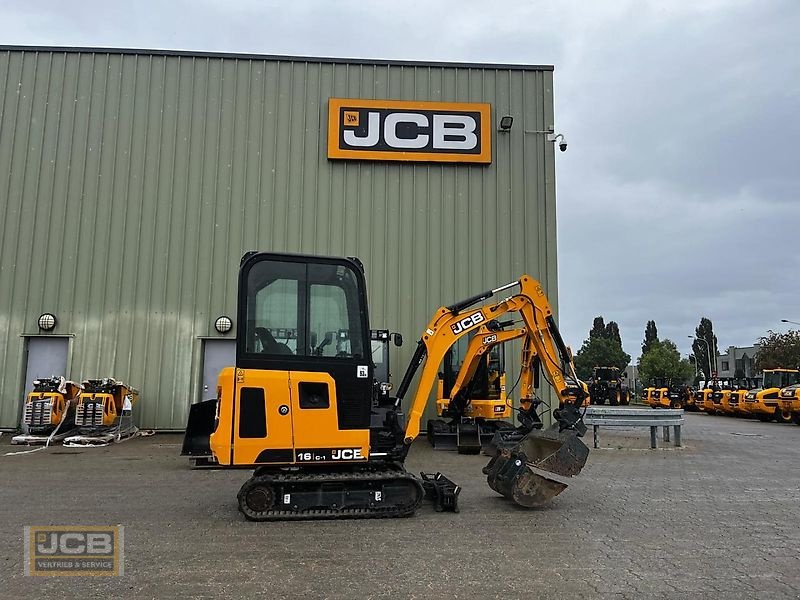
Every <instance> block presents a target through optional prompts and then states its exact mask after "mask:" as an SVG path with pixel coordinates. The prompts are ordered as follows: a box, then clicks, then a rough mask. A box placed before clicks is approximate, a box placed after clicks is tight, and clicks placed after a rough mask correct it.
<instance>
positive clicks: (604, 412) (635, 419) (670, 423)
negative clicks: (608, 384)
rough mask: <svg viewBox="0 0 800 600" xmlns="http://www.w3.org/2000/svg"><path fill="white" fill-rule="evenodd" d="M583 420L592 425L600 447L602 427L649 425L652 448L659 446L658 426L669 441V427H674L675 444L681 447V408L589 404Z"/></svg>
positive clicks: (595, 445)
mask: <svg viewBox="0 0 800 600" xmlns="http://www.w3.org/2000/svg"><path fill="white" fill-rule="evenodd" d="M583 422H584V423H586V425H591V426H592V429H593V433H594V447H595V448H599V447H600V439H599V436H598V432H599V430H600V427H649V428H650V447H651V448H658V428H659V427H663V428H664V429H663V432H664V433H663V438H664V442H669V441H670V435H669V434H670V431H669V428H670V427H672V428H673V429H674V432H675V436H674V437H675V441H674V444H675V446H677V447H679V448H680V447H681V426H682V425H683V409H680V408H664V409H661V410H653V409H650V408H628V407H619V406H589V407H587V409H586V413H585V414H584V416H583Z"/></svg>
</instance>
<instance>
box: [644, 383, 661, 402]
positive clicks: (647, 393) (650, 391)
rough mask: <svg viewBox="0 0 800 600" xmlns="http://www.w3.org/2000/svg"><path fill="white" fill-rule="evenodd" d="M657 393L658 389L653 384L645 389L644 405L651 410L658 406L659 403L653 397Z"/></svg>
mask: <svg viewBox="0 0 800 600" xmlns="http://www.w3.org/2000/svg"><path fill="white" fill-rule="evenodd" d="M655 391H656V388H655V387H654V386H653V384H652V383H651V384H650V385H649V386H648V387H646V388H644V390H643V392H644V403H645V404H647V405H648V406H649V407H651V408H655V407H656V406H658V402H657V401H656V399H655V398H654V397H653V392H655Z"/></svg>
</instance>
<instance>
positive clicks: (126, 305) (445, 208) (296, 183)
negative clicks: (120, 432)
mask: <svg viewBox="0 0 800 600" xmlns="http://www.w3.org/2000/svg"><path fill="white" fill-rule="evenodd" d="M552 75H553V73H552V67H549V66H528V65H487V64H451V63H417V62H397V61H372V60H360V59H359V60H344V59H342V60H340V59H328V58H324V59H319V58H305V57H303V58H296V57H282V56H251V55H239V54H236V55H227V54H212V53H193V52H192V53H189V52H166V51H150V50H109V49H79V48H35V47H1V46H0V211H1V214H2V215H3V221H2V224H0V252H1V254H0V364H2V365H3V368H2V369H0V428H15V427H17V425H18V423H19V420H20V414H21V406H22V399H23V394H24V392H25V390H26V389H29V388H30V383H31V381H30V380H31V378H32V377H35V376H46V375H56V374H63V375H65V376H67V377H68V378H69V379H73V380H77V381H80V380H83V379H86V378H97V377H115V378H117V379H121V380H123V381H125V382H126V383H129V384H131V385H133V386H134V387H136V388H138V389H139V390H140V400H139V404H138V405H137V409H138V411H137V412H138V417H137V421H138V424H139V425H140V426H143V427H152V428H159V429H180V428H183V427H184V426H185V423H186V418H187V414H188V408H189V405H190V404H191V403H192V402H195V401H198V400H200V399H201V398H204V397H209V394H210V393H211V394H213V384H212V385H211V386H210V388H209V389H211V390H212V391H211V392H209V391H208V390H207V389H205V388H206V387H208V386H209V381H210V380H212V381H213V375H214V373H215V371H216V369H217V368H218V367H219V364H220V362H222V363H224V362H225V360H227V357H228V356H229V355H231V356H232V352H233V350H232V348H233V345H232V343H231V341H230V339H231V338H232V337H233V335H235V329H236V325H237V324H236V323H235V314H236V310H235V302H236V276H237V268H238V265H239V260H240V258H241V256H242V254H243V253H244V252H245V251H248V250H274V251H285V252H303V253H320V254H332V255H342V256H357V257H359V258H360V259H361V260H362V261H363V263H364V266H365V269H366V273H367V281H368V283H369V294H370V320H371V326H372V327H373V328H376V329H377V328H387V329H391V330H394V331H399V332H401V333H402V334H403V335H404V336H405V338H406V340H407V343H406V345H405V346H404V347H403V348H400V349H397V350H396V351H394V352H393V357H392V358H393V374H394V376H395V381H398V380H399V377H400V376H401V375H402V370H403V369H404V368H405V364H406V362H407V360H408V359H409V357H410V355H411V353H412V352H413V346H414V343H413V341H414V340H416V339H417V338H418V337H419V335H420V332H421V331H422V329H423V328H424V327H425V325H426V323H427V322H428V320H429V318H430V316H431V315H432V313H433V312H434V311H435V310H436V308H438V307H439V306H440V305H442V304H448V303H450V302H452V301H455V300H457V299H460V298H463V297H466V296H469V295H472V294H474V293H476V292H478V291H481V290H484V289H487V288H491V287H495V286H496V285H497V284H501V283H505V282H507V281H511V280H513V279H515V278H516V277H517V276H518V275H520V274H522V273H529V274H531V275H533V276H534V277H536V278H538V279H540V280H541V281H542V283H543V284H544V287H545V291H546V292H547V294H548V295H549V297H550V300H551V302H552V303H553V304H554V306H556V304H557V303H556V300H557V272H556V210H555V209H556V198H555V175H554V172H555V170H554V144H553V143H552V142H551V141H550V140H549V137H548V135H547V134H548V132H552V130H553V125H554V117H553V87H552V86H553V77H552ZM331 98H339V99H349V102H350V104H352V105H358V103H359V101H360V100H386V99H389V100H398V101H407V102H406V103H398V106H401V107H403V108H402V110H403V111H406V112H403V113H402V114H403V115H406V117H402V115H401V116H400V117H398V118H400V119H402V118H406V119H407V120H408V117H407V115H408V114H409V113H413V111H414V107H415V103H419V106H420V107H421V108H420V110H422V109H424V110H429V109H430V110H432V111H433V112H436V110H437V108H436V105H427V104H425V103H429V102H442V103H448V105H442V106H443V114H445V116H446V115H447V114H452V111H453V110H455V111H456V112H458V110H461V108H463V107H461V108H459V107H458V106H457V105H453V104H452V103H481V104H483V105H486V104H488V105H489V106H488V110H489V111H490V112H488V113H487V112H482V113H481V114H480V115H479V117H480V118H481V119H482V125H481V128H480V129H476V130H474V135H477V133H478V132H480V133H481V135H480V138H481V139H480V143H481V152H482V153H483V156H484V159H485V158H486V151H487V148H488V153H489V154H488V162H487V161H486V160H484V161H483V162H480V161H476V160H474V156H473V157H472V158H465V159H464V160H467V161H468V162H462V161H461V158H459V157H458V156H452V155H450V156H449V158H446V159H445V161H444V162H439V161H438V157H437V156H434V155H433V154H430V155H427V154H426V155H424V156H423V155H422V154H420V155H419V156H418V157H416V158H414V157H412V158H411V160H409V159H408V158H409V154H408V152H398V153H397V154H396V155H395V154H392V152H393V151H394V149H393V148H390V147H388V146H387V147H386V148H384V149H385V150H386V149H387V148H388V150H387V151H386V152H382V153H381V152H378V153H375V156H372V157H368V158H370V159H369V160H364V159H363V158H364V157H361V156H358V154H357V153H355V155H354V157H351V159H348V158H342V157H330V154H331V150H330V148H331V147H332V146H333V145H335V144H336V140H333V139H329V138H330V136H331V135H332V132H333V129H332V128H331V127H332V126H331V123H329V114H328V111H329V106H333V104H332V103H331V101H330V99H331ZM344 104H345V105H346V104H347V102H345V103H344ZM365 105H369V103H365ZM431 107H432V108H431ZM454 107H455V108H454ZM467 108H468V109H470V110H471V107H469V106H468V107H467ZM364 110H367V109H364ZM476 110H477V109H476ZM448 111H450V112H448ZM423 112H424V111H423ZM342 114H343V115H344V117H345V119H347V118H352V119H355V121H356V122H357V120H358V116H357V114H356V116H355V117H352V116H350V117H348V114H350V115H352V114H354V113H353V111H350V113H348V111H347V109H345V112H343V113H342ZM362 114H366V113H362ZM414 114H417V113H414ZM425 114H428V113H425ZM431 114H432V113H431ZM504 116H511V117H513V123H512V124H511V127H510V129H506V130H502V129H501V128H500V126H499V123H500V120H501V118H502V117H504ZM381 118H383V117H381ZM433 118H434V121H435V119H436V117H435V116H434V117H433ZM459 118H460V117H458V116H457V117H456V119H459ZM414 119H421V120H418V121H417V122H416V125H413V124H412V125H411V127H412V129H411V130H409V129H407V127H408V124H405V125H403V124H402V123H401V125H402V126H404V127H406V130H405V131H406V133H405V136H403V135H400V134H399V133H398V135H397V136H396V137H395V138H394V139H395V142H397V140H398V139H399V140H400V142H398V143H399V144H400V145H401V146H404V147H406V148H408V147H409V146H410V145H412V144H414V143H416V141H419V142H420V144H421V143H422V142H423V141H425V140H428V138H429V136H428V135H427V134H426V135H424V136H423V135H422V133H420V132H422V131H423V129H422V125H420V124H421V123H428V117H425V116H424V115H423V117H418V116H417V117H412V118H411V120H414ZM376 122H377V121H376ZM395 122H396V121H395ZM346 125H347V123H346V122H345V123H344V126H346ZM504 125H506V126H507V125H508V122H507V121H506V122H505V123H504ZM414 127H417V129H416V130H414ZM445 127H447V125H445ZM465 127H466V126H465ZM354 131H356V130H354ZM365 131H367V132H368V130H365V129H362V130H360V134H361V135H362V137H351V138H350V139H351V140H353V139H355V140H356V143H357V144H365V143H367V142H366V141H365V140H367V137H369V132H368V133H367V134H365V133H364V132H365ZM384 131H385V132H387V133H386V135H387V136H388V127H387V129H385V130H384ZM398 131H401V129H396V130H395V132H398ZM409 131H411V134H410V135H409V133H408V132H409ZM414 131H416V138H415V139H416V141H415V139H412V138H414ZM426 131H427V130H426ZM433 131H434V132H433V135H431V136H430V138H431V139H432V140H433V141H432V142H430V143H432V144H434V146H435V144H436V139H439V140H440V141H442V140H444V142H443V144H444V145H445V146H446V145H447V140H448V134H447V131H450V132H453V131H455V132H456V133H457V132H458V130H457V129H455V130H453V129H451V130H446V129H445V130H441V131H440V132H439V133H440V134H441V133H442V131H444V134H442V135H439V137H438V138H437V137H436V132H435V127H434V130H433ZM470 131H471V130H470ZM353 135H355V136H357V135H358V132H357V133H356V134H353ZM363 135H367V137H363ZM474 135H473V134H468V136H472V137H474ZM456 138H457V139H459V140H462V141H463V139H462V138H458V136H456ZM409 139H411V141H409ZM449 139H450V140H451V141H452V140H453V139H454V138H453V137H452V136H451V137H449ZM387 140H388V141H387V143H389V144H390V145H391V140H389V138H388V137H387ZM382 143H383V140H382V141H381V144H382ZM451 145H452V144H451ZM376 147H377V146H376ZM434 150H436V149H435V148H434ZM395 156H396V157H397V158H399V159H400V160H395ZM426 157H427V158H426ZM353 158H354V159H353ZM45 313H47V314H51V315H53V316H54V317H55V323H56V325H55V327H54V328H53V329H49V330H47V329H46V328H44V329H43V328H40V327H39V325H40V323H39V317H40V315H42V314H45ZM223 315H224V316H229V317H231V318H232V319H233V320H234V323H233V330H232V331H231V332H228V333H227V334H221V333H218V332H217V331H216V330H215V327H214V323H215V321H216V319H217V318H218V317H220V316H223ZM42 324H44V325H47V323H42ZM59 369H60V370H61V371H63V372H55V371H58V370H59ZM513 379H514V377H511V376H510V377H509V385H511V383H512V382H513Z"/></svg>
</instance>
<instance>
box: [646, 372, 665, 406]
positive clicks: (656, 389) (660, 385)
mask: <svg viewBox="0 0 800 600" xmlns="http://www.w3.org/2000/svg"><path fill="white" fill-rule="evenodd" d="M664 399H666V406H669V380H668V379H667V378H666V377H655V378H653V386H652V390H651V392H650V399H649V402H648V404H649V405H650V406H651V407H652V408H660V407H661V406H663V405H662V402H665V400H664Z"/></svg>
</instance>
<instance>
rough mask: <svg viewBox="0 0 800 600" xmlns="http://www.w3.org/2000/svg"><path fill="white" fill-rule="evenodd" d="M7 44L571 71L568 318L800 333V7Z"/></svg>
mask: <svg viewBox="0 0 800 600" xmlns="http://www.w3.org/2000/svg"><path fill="white" fill-rule="evenodd" d="M0 11H1V12H0V16H1V17H2V18H0V34H2V39H3V40H5V42H6V43H19V44H43V45H45V44H53V45H77V46H121V47H145V48H147V47H150V48H174V49H193V50H213V51H228V52H256V53H274V54H296V55H311V56H315V55H316V56H345V57H369V58H395V59H417V60H457V61H480V62H518V63H532V64H554V65H555V67H556V71H555V97H556V111H555V114H556V120H557V122H556V127H557V129H558V130H559V131H563V132H564V133H565V134H566V135H567V137H568V139H569V142H570V146H569V150H568V152H567V153H565V154H561V153H557V169H558V186H557V189H558V191H557V194H558V211H559V213H558V214H559V231H558V235H559V252H560V255H559V267H560V318H561V321H562V328H563V329H564V333H565V337H566V338H567V339H568V340H569V341H570V343H571V344H572V345H573V346H574V347H579V346H580V342H581V340H582V339H583V338H584V337H585V336H586V333H587V332H588V329H589V327H590V326H591V322H592V318H593V317H594V316H596V315H599V314H602V315H603V316H605V318H606V320H612V319H613V320H616V321H618V322H619V324H620V327H621V330H622V334H623V339H624V342H625V345H626V350H627V351H628V352H630V353H631V354H633V355H634V356H635V355H637V354H638V352H639V345H640V343H641V338H642V336H643V331H644V325H645V322H646V321H647V320H648V319H655V320H656V322H657V323H658V326H659V332H660V333H661V335H662V337H670V338H672V339H674V341H676V342H677V343H678V345H679V347H680V348H681V349H682V350H683V351H684V352H688V351H689V340H688V339H687V338H686V336H687V335H689V334H691V333H693V332H694V327H695V326H696V325H697V323H698V322H699V320H700V317H701V316H708V317H710V318H712V320H713V321H714V324H715V330H716V333H717V336H718V338H719V340H720V344H721V345H722V346H725V345H728V344H737V345H746V344H750V343H752V342H753V341H754V340H755V338H756V337H758V336H759V335H760V334H762V333H763V332H765V331H766V330H767V329H769V328H780V324H779V320H780V318H790V319H792V318H794V319H798V320H800V314H798V312H797V311H798V309H797V301H796V299H797V298H798V297H800V280H799V279H798V278H797V276H796V274H797V272H798V269H799V268H800V262H799V261H800V258H798V253H797V251H796V249H795V244H796V241H795V239H796V232H795V231H794V229H795V228H796V224H797V223H799V222H800V175H798V167H797V157H798V151H797V147H796V144H797V142H796V141H797V140H798V139H800V119H798V118H797V116H796V111H797V107H798V106H800V85H798V84H797V81H798V78H799V77H798V76H800V36H798V35H797V32H798V31H800V4H798V3H797V1H796V0H768V1H766V2H763V1H758V0H695V1H693V2H684V1H673V2H669V1H667V0H615V1H610V0H609V1H605V2H585V1H583V0H564V1H561V2H555V3H542V2H519V1H515V2H511V1H499V2H492V3H486V2H478V1H476V0H460V1H456V0H451V1H440V2H405V3H399V4H398V3H394V4H392V3H384V2H364V1H363V0H362V1H356V0H349V1H343V2H326V1H322V0H319V1H316V2H309V1H300V0H298V1H295V2H292V3H286V2H278V1H272V2H268V1H262V0H239V1H222V0H193V1H189V0H181V1H177V2H152V1H146V0H142V1H140V2H136V3H108V2H99V1H97V0H85V1H83V2H79V3H64V2H61V1H57V0H47V1H44V2H37V3H30V2H22V1H21V0H11V1H7V2H5V3H4V5H3V8H2V9H0Z"/></svg>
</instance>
